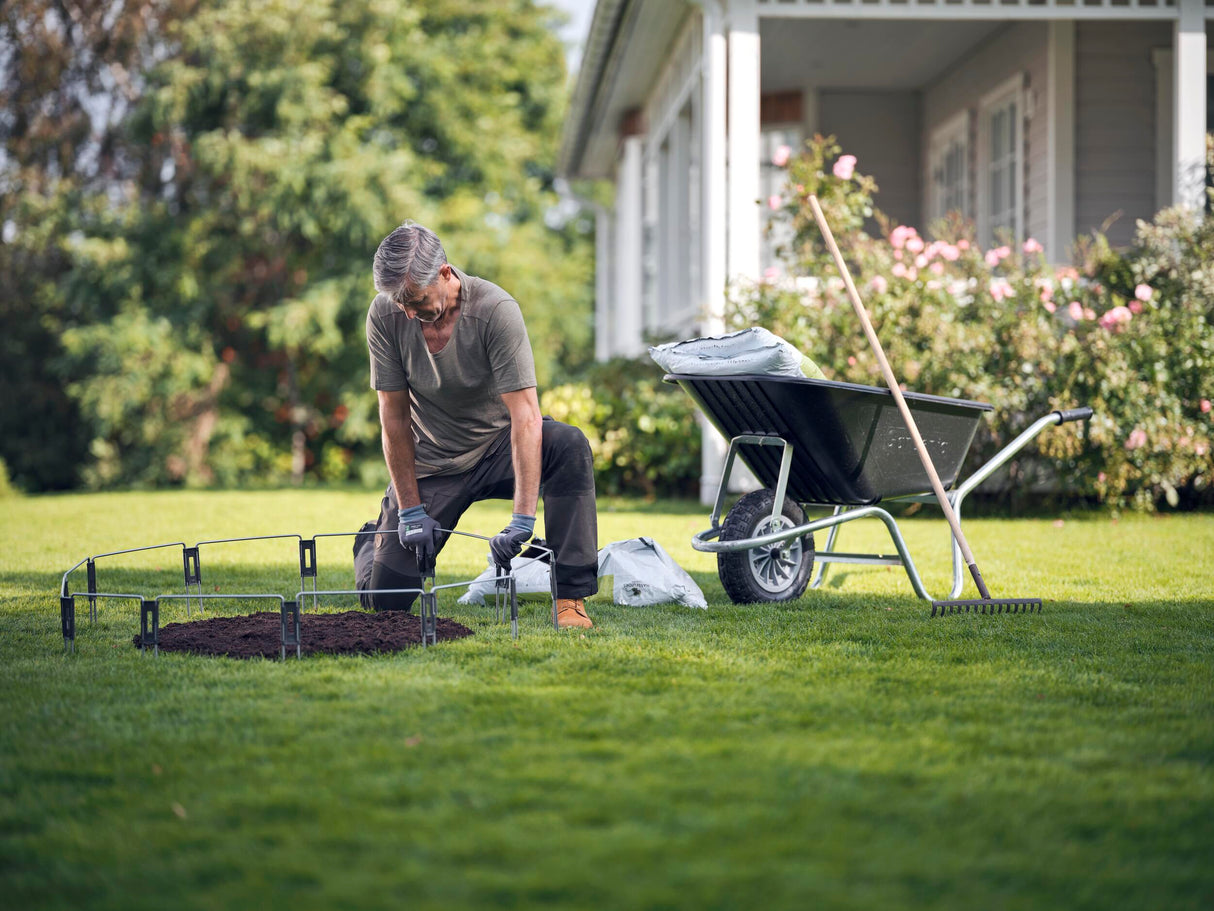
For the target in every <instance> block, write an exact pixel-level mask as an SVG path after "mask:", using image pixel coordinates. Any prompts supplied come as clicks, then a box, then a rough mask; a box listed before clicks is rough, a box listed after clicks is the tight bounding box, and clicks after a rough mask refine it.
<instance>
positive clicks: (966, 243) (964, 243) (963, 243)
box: [957, 238, 970, 250]
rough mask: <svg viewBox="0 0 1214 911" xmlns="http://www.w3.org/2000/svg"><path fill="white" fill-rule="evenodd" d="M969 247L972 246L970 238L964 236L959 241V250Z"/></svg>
mask: <svg viewBox="0 0 1214 911" xmlns="http://www.w3.org/2000/svg"><path fill="white" fill-rule="evenodd" d="M969 248H970V242H969V241H968V240H966V239H964V238H962V239H961V240H959V241H957V249H958V250H968V249H969Z"/></svg>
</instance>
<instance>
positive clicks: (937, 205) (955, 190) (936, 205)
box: [927, 109, 974, 220]
mask: <svg viewBox="0 0 1214 911" xmlns="http://www.w3.org/2000/svg"><path fill="white" fill-rule="evenodd" d="M954 147H959V151H960V158H961V171H960V174H959V175H958V177H959V181H958V185H957V186H955V187H951V188H942V186H941V183H940V181H939V180H938V179H937V178H938V177H939V176H941V175H942V174H943V170H944V167H945V163H946V160H947V158H948V155H949V153H950V151H951V150H952V149H953V148H954ZM927 161H928V172H927V180H928V219H929V220H931V219H936V218H943V217H944V216H946V215H948V213H949V212H960V213H961V215H962V217H964V218H970V217H972V216H973V210H974V207H973V201H972V199H971V197H970V180H971V178H970V112H969V110H968V109H965V110H961V111H958V112H957V113H956V114H954V115H953V116H952V117H950V118H949V119H948V120H946V121H944V123H942V124H940V126H938V127H936V128H935V129H934V130H932V132H931V137H930V139H929V141H928V153H927ZM953 200H959V201H960V205H951V204H950V201H953Z"/></svg>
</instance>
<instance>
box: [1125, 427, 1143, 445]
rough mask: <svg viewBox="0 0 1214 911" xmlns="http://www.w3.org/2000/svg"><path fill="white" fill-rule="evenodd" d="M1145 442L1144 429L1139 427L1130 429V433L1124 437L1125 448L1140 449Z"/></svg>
mask: <svg viewBox="0 0 1214 911" xmlns="http://www.w3.org/2000/svg"><path fill="white" fill-rule="evenodd" d="M1146 444H1147V434H1146V431H1145V430H1143V429H1142V428H1140V427H1135V428H1134V429H1133V430H1131V431H1130V435H1129V436H1128V437H1127V438H1126V441H1125V448H1126V449H1130V450H1133V449H1141V448H1142V447H1143V446H1145V445H1146Z"/></svg>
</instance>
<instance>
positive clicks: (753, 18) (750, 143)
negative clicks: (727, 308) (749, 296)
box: [728, 0, 1201, 281]
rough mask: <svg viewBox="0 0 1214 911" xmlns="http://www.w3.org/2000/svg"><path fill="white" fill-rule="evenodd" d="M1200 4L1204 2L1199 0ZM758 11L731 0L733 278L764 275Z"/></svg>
mask: <svg viewBox="0 0 1214 911" xmlns="http://www.w3.org/2000/svg"><path fill="white" fill-rule="evenodd" d="M1198 2H1201V0H1198ZM759 148H760V136H759V14H758V10H757V9H756V7H755V0H730V2H729V216H728V218H729V251H728V255H729V264H728V270H729V271H728V278H729V280H731V281H732V280H735V279H738V278H748V279H751V280H754V281H757V280H758V278H759V272H760V269H759V260H760V255H759V246H760V240H761V230H762V229H761V225H760V220H759V191H760V184H759Z"/></svg>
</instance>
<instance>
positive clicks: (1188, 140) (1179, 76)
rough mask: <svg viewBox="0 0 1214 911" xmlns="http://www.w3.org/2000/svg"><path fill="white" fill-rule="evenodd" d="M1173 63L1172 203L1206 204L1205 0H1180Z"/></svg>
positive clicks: (1188, 205) (1190, 205)
mask: <svg viewBox="0 0 1214 911" xmlns="http://www.w3.org/2000/svg"><path fill="white" fill-rule="evenodd" d="M1177 6H1179V8H1180V9H1179V12H1180V16H1179V17H1178V18H1177V20H1176V27H1175V32H1174V36H1175V37H1174V40H1173V46H1174V49H1175V53H1174V55H1173V58H1172V59H1173V64H1172V85H1173V87H1174V91H1173V98H1174V99H1175V100H1174V103H1173V105H1174V106H1173V108H1172V110H1173V116H1172V131H1173V132H1172V135H1173V142H1172V149H1173V152H1172V161H1173V168H1174V171H1173V173H1174V174H1175V178H1174V180H1173V183H1172V193H1173V200H1172V201H1173V204H1174V205H1178V206H1185V207H1186V208H1190V209H1198V210H1201V209H1203V208H1204V207H1205V195H1206V194H1205V182H1206V167H1205V165H1206V20H1205V4H1204V3H1203V0H1177Z"/></svg>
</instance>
